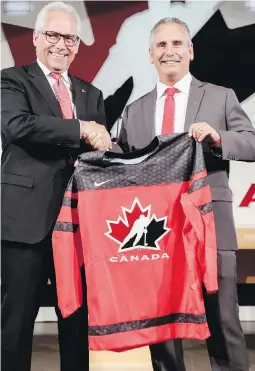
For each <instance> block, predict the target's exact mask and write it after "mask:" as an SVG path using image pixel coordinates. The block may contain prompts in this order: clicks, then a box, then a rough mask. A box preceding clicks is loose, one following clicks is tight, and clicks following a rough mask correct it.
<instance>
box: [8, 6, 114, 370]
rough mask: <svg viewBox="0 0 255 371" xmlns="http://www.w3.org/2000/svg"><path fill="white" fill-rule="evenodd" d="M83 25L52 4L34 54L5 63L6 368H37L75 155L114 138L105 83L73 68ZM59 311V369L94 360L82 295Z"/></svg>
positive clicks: (39, 24) (69, 10)
mask: <svg viewBox="0 0 255 371" xmlns="http://www.w3.org/2000/svg"><path fill="white" fill-rule="evenodd" d="M79 34H80V20H79V16H78V14H77V13H76V11H75V9H74V8H73V7H72V6H70V5H66V4H64V3H59V2H54V3H51V4H48V5H47V6H46V7H44V8H43V9H42V10H41V12H40V13H39V15H38V17H37V20H36V25H35V31H34V35H33V43H34V46H35V48H36V54H37V61H36V62H35V63H33V64H32V65H29V66H23V67H14V68H8V69H5V70H3V71H2V78H1V84H2V144H3V146H2V147H3V155H2V370H3V371H29V370H30V369H31V352H32V338H33V328H34V321H35V318H36V316H37V313H38V309H39V306H40V295H41V287H42V286H43V284H45V283H46V282H47V280H48V278H50V279H51V282H52V283H53V285H54V281H55V278H54V268H53V259H52V247H51V233H52V229H53V226H54V224H55V221H56V218H57V215H58V212H59V209H60V206H61V203H62V199H63V194H64V191H65V187H66V185H67V183H68V180H69V178H70V176H71V175H72V172H73V170H74V163H75V160H76V159H77V156H78V155H79V153H81V152H84V151H88V150H98V149H99V150H100V149H103V150H108V149H110V148H111V141H110V136H109V134H108V133H107V131H106V129H105V127H104V124H105V113H104V105H103V97H102V93H101V91H99V90H98V89H96V88H95V87H93V86H92V85H91V84H89V83H86V82H84V81H82V80H80V79H77V78H74V77H72V76H70V75H69V74H68V68H69V66H70V64H71V63H72V62H73V60H74V58H75V55H76V54H77V52H78V48H79V43H80V40H79ZM66 201H67V202H69V201H70V200H66ZM56 313H57V316H58V328H59V346H60V358H61V371H86V370H88V368H89V366H88V352H86V349H88V344H87V334H86V331H87V309H86V303H84V306H83V307H82V308H80V310H78V311H77V312H76V313H75V314H74V315H72V316H71V317H70V318H68V319H65V320H64V319H63V318H62V317H61V315H60V312H59V310H58V308H57V305H56Z"/></svg>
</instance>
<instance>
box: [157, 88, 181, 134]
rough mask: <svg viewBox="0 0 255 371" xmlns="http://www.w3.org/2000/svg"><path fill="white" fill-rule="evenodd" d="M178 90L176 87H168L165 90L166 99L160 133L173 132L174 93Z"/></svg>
mask: <svg viewBox="0 0 255 371" xmlns="http://www.w3.org/2000/svg"><path fill="white" fill-rule="evenodd" d="M178 91H179V90H178V89H177V88H168V89H166V91H165V94H166V100H165V107H164V114H163V121H162V130H161V134H162V135H167V134H171V133H174V110H175V103H174V94H175V93H177V92H178Z"/></svg>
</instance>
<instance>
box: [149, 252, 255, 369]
mask: <svg viewBox="0 0 255 371" xmlns="http://www.w3.org/2000/svg"><path fill="white" fill-rule="evenodd" d="M218 283H219V291H218V292H217V293H216V294H213V295H208V294H207V293H206V291H205V290H204V301H205V309H206V315H207V321H208V326H209V329H210V333H211V337H210V338H209V339H207V349H208V353H209V358H210V362H211V367H212V370H213V371H249V366H248V358H247V353H246V346H245V340H244V335H243V332H242V329H241V325H240V321H239V315H238V301H237V290H236V254H235V251H231V250H229V251H227V250H225V251H218ZM150 351H151V358H152V364H153V369H154V371H185V366H184V361H183V350H182V343H181V340H179V339H178V340H175V341H167V342H164V343H160V344H154V345H152V346H150Z"/></svg>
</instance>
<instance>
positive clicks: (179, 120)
mask: <svg viewBox="0 0 255 371" xmlns="http://www.w3.org/2000/svg"><path fill="white" fill-rule="evenodd" d="M191 80H192V76H191V74H190V72H188V73H187V74H186V75H185V76H184V77H183V78H182V79H181V80H179V81H178V82H177V83H176V84H175V85H174V86H173V87H175V88H177V89H178V90H179V92H178V93H176V94H175V95H174V102H175V114H174V132H175V133H183V132H184V124H185V117H186V111H187V104H188V98H189V90H190V83H191ZM168 88H169V86H166V85H164V84H162V82H160V81H159V80H158V82H157V100H156V110H155V126H156V127H155V133H156V135H160V134H161V131H162V122H163V115H164V107H165V99H166V94H165V91H166V89H168Z"/></svg>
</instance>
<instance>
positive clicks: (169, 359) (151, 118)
mask: <svg viewBox="0 0 255 371" xmlns="http://www.w3.org/2000/svg"><path fill="white" fill-rule="evenodd" d="M149 51H150V59H151V63H152V64H154V66H155V68H156V69H157V72H158V81H157V85H156V88H155V89H153V90H152V91H151V92H149V93H148V94H146V95H144V96H142V97H141V98H139V99H137V100H136V101H135V102H133V103H132V104H130V105H129V106H127V107H126V110H125V112H124V116H123V123H122V129H121V133H120V138H119V144H120V145H121V146H122V148H123V149H125V150H128V151H132V150H135V149H139V148H143V147H145V146H147V145H148V144H149V143H150V142H151V140H152V139H153V138H154V136H156V135H168V134H171V133H181V132H187V135H189V136H190V137H192V138H194V139H195V140H196V141H198V142H202V145H203V150H204V158H205V164H206V168H207V172H208V182H209V185H210V187H211V193H212V200H213V209H214V217H215V226H216V239H217V247H218V284H219V290H218V292H217V294H214V295H208V294H207V293H206V291H204V293H203V294H204V301H205V308H206V315H207V320H208V325H209V329H210V332H211V336H210V338H209V339H207V348H208V352H209V357H210V362H211V367H212V370H213V371H248V369H249V367H248V359H247V354H246V347H245V340H244V335H243V333H242V330H241V325H240V321H239V317H238V301H237V291H236V254H235V253H236V249H237V239H236V232H235V226H234V220H233V211H232V193H231V191H230V189H229V185H228V176H229V160H239V161H247V162H248V161H255V130H254V128H253V126H252V124H251V122H250V120H249V118H248V117H247V115H246V114H245V112H244V111H243V110H242V108H241V106H240V104H239V102H238V100H237V98H236V95H235V93H234V91H233V90H232V89H227V88H224V87H221V86H216V85H213V84H209V83H205V82H201V81H198V80H197V79H196V78H195V77H193V76H192V75H191V74H190V72H189V65H190V61H192V60H193V58H194V51H193V45H192V42H191V38H190V32H189V28H188V26H187V25H186V24H185V23H184V22H182V21H181V20H179V19H177V18H163V19H161V20H160V21H159V22H158V23H157V24H156V25H155V26H154V27H153V29H152V31H151V35H150V50H149ZM208 63H210V61H208ZM169 314H170V313H169ZM150 351H151V358H152V364H153V368H154V371H163V370H164V371H184V370H185V365H184V360H183V350H182V344H181V340H180V339H176V340H173V341H167V342H165V343H160V344H154V345H151V346H150Z"/></svg>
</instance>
